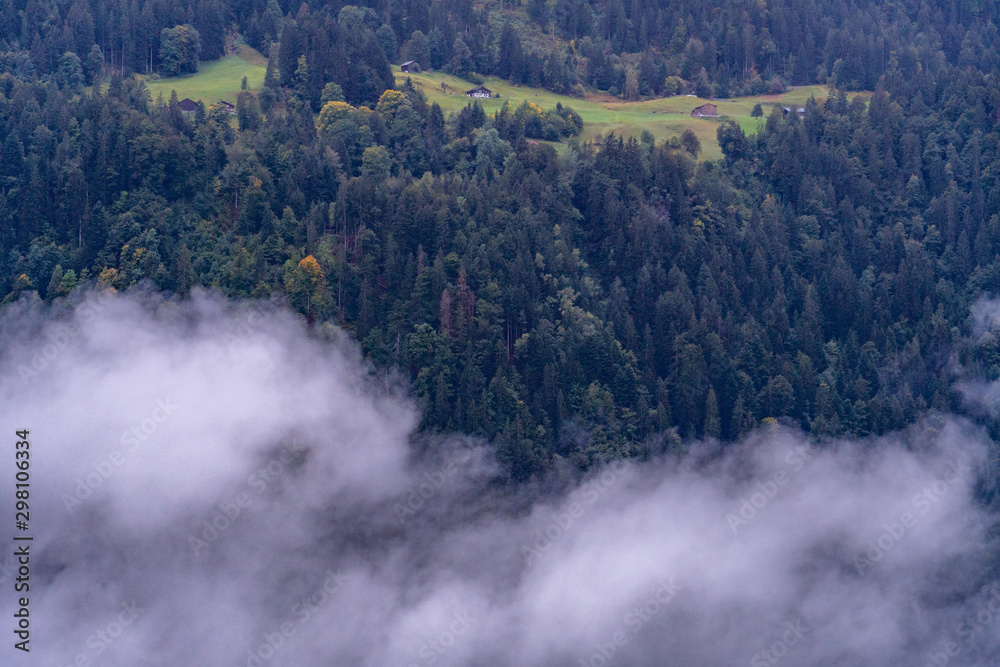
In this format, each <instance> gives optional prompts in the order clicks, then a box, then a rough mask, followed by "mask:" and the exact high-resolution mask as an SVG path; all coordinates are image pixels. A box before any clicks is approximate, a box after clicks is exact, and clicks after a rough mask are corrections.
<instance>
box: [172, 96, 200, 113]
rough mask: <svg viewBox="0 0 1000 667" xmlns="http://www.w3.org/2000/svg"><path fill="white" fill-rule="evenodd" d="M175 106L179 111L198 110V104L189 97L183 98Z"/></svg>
mask: <svg viewBox="0 0 1000 667" xmlns="http://www.w3.org/2000/svg"><path fill="white" fill-rule="evenodd" d="M177 105H178V106H179V107H180V108H181V111H196V110H197V109H198V103H197V102H195V101H194V100H192V99H191V98H190V97H185V98H184V99H183V100H181V101H180V102H178V103H177Z"/></svg>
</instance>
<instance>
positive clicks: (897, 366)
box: [0, 0, 1000, 480]
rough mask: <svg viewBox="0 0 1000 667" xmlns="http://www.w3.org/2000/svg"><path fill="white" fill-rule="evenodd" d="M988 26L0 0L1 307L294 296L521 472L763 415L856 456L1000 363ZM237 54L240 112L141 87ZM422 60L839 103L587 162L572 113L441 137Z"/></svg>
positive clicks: (975, 15) (518, 475)
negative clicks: (989, 324)
mask: <svg viewBox="0 0 1000 667" xmlns="http://www.w3.org/2000/svg"><path fill="white" fill-rule="evenodd" d="M998 11H1000V4H998V3H994V2H969V1H958V2H945V1H943V0H942V1H938V2H894V3H874V2H843V1H839V2H827V1H809V2H796V3H792V2H784V1H780V0H779V1H775V2H769V3H766V4H765V3H742V2H739V3H738V2H733V1H732V0H728V1H725V2H722V1H713V2H692V1H689V0H678V1H675V2H669V3H668V2H662V1H653V0H634V1H633V2H623V1H622V0H613V1H611V2H603V1H595V2H586V1H584V0H556V1H554V2H553V1H548V2H542V1H540V0H530V1H529V2H527V3H526V4H523V5H522V4H517V3H510V2H502V3H495V2H490V3H486V4H481V3H476V4H474V3H472V2H470V1H468V0H453V1H443V2H442V1H438V0H435V2H426V1H424V0H413V1H411V2H405V3H392V2H373V3H369V4H368V5H365V6H342V5H341V4H340V3H336V2H330V3H319V2H313V3H303V4H302V5H300V6H294V5H292V4H291V3H279V2H277V0H269V1H268V2H264V1H263V0H259V1H257V2H245V1H241V2H233V3H223V2H220V1H218V0H201V1H198V2H177V3H175V2H171V1H170V0H157V1H156V2H153V1H149V2H138V3H136V2H134V3H131V4H126V3H123V2H96V0H95V1H93V2H86V1H84V0H76V1H75V2H72V3H66V2H49V1H39V0H28V2H21V1H15V0H0V137H2V143H0V298H3V297H5V298H4V301H5V302H7V303H10V302H12V301H14V300H16V299H18V298H21V297H22V296H24V295H25V294H26V293H29V292H31V291H35V292H37V295H38V297H40V298H42V299H44V300H48V301H51V300H53V299H56V298H58V297H61V296H65V295H67V294H70V293H71V292H72V290H73V289H74V288H75V287H76V286H78V285H85V284H89V283H93V282H95V281H97V282H99V283H101V284H102V285H106V286H110V287H114V288H117V289H126V288H128V287H129V286H131V285H135V284H138V283H141V282H143V281H150V282H151V283H152V284H153V285H155V287H156V288H158V289H161V290H165V291H170V292H176V293H179V294H182V295H183V294H187V293H189V292H190V291H191V290H192V289H194V288H196V287H197V286H209V287H214V288H217V289H219V290H221V291H222V292H224V293H226V294H228V295H232V296H235V297H268V296H270V295H275V294H277V295H284V296H285V297H286V298H287V299H288V301H289V302H290V304H291V305H292V307H293V308H295V309H296V310H297V311H299V312H300V313H302V315H303V316H305V317H306V318H307V319H308V321H310V322H311V323H320V322H325V321H330V322H335V323H337V324H339V325H340V326H342V327H344V328H346V329H347V330H349V331H350V332H351V333H352V334H353V335H354V336H355V337H356V339H357V340H358V341H359V342H360V343H361V345H362V347H363V350H364V352H365V354H366V355H367V357H368V358H369V359H370V360H371V361H372V362H374V364H375V365H376V366H378V367H382V368H394V367H398V368H400V369H401V370H402V371H403V373H404V374H407V375H408V376H409V379H410V381H411V382H412V389H413V392H414V394H415V395H416V396H417V397H419V399H420V400H421V401H422V404H423V407H424V413H423V424H422V427H423V428H424V429H426V430H428V431H442V432H447V431H462V432H467V433H473V434H479V435H482V436H485V437H487V438H488V439H489V440H490V441H492V442H493V443H495V446H496V448H497V451H498V455H499V457H500V459H501V461H502V462H503V463H504V465H505V466H506V469H507V470H508V471H509V473H510V475H511V476H512V477H513V478H515V479H517V480H524V479H528V478H530V477H531V476H532V475H533V474H536V473H541V472H544V471H545V470H546V469H547V468H548V467H550V466H551V465H553V463H554V461H556V459H557V457H559V458H563V459H568V460H570V461H571V462H573V463H574V464H576V465H578V466H580V467H587V466H589V465H591V464H592V463H594V462H596V461H601V460H605V459H607V458H613V457H630V456H641V455H645V454H647V453H649V452H650V451H652V450H656V449H662V448H665V447H671V446H674V445H675V444H676V443H677V442H678V441H679V439H680V438H693V437H714V438H720V439H723V440H732V439H735V438H737V437H739V436H740V435H741V434H744V433H746V432H748V431H749V430H751V429H753V428H755V427H756V426H757V425H759V424H760V423H762V421H763V420H767V419H777V420H785V421H788V422H790V423H794V424H797V425H800V426H801V427H802V428H804V429H806V430H807V431H809V432H811V433H813V434H815V435H828V434H846V433H849V434H854V435H859V436H863V435H867V434H882V433H886V432H888V431H891V430H893V429H898V428H900V427H903V426H905V425H907V424H910V423H912V422H914V421H915V420H916V419H918V418H919V417H921V416H922V415H925V414H927V413H928V411H949V412H961V411H962V410H963V402H962V398H961V395H960V394H959V393H958V392H957V391H956V389H955V386H956V385H955V383H956V380H960V379H961V378H962V376H963V373H969V372H973V371H974V372H975V373H977V374H978V375H982V376H985V377H986V379H989V380H992V379H996V377H997V375H998V373H1000V347H998V345H997V343H996V341H995V340H994V339H992V338H986V339H975V338H973V337H972V336H971V325H970V321H969V308H970V306H971V305H972V303H973V302H974V300H975V299H976V298H978V297H979V296H980V295H981V294H983V293H987V294H989V293H995V292H996V291H997V289H998V286H1000V129H998V123H1000V79H998V75H1000V71H998V65H1000V61H998V57H997V51H996V48H995V46H996V41H997V28H996V25H995V24H994V20H995V19H996V18H997V17H996V15H997V13H998ZM237 33H238V34H239V35H240V39H245V40H246V42H247V43H249V44H251V45H252V46H254V47H256V48H258V49H260V50H261V51H262V52H263V53H265V54H267V55H268V57H269V65H268V75H267V78H266V80H265V84H264V87H263V89H261V90H260V91H256V92H249V91H247V92H244V93H243V94H242V95H241V96H240V99H239V103H238V105H237V106H238V109H237V111H238V113H237V120H236V121H231V116H230V115H229V114H228V112H227V111H226V110H225V109H222V108H219V107H215V106H208V107H206V106H205V105H201V106H200V107H199V109H198V111H197V112H195V113H193V114H184V113H182V112H181V109H180V107H179V105H178V102H177V99H176V97H174V98H172V99H170V100H169V101H163V102H162V103H159V102H157V101H155V100H152V99H150V96H149V95H148V93H147V91H146V88H145V85H144V83H143V82H142V80H140V79H137V78H136V77H134V76H133V75H134V74H136V73H138V74H162V75H166V74H173V73H180V72H183V71H190V70H191V69H194V68H196V66H197V61H198V60H199V59H200V60H209V59H214V58H218V57H220V56H222V55H224V53H226V52H227V49H229V48H230V45H231V43H232V41H233V40H234V39H235V35H237ZM403 58H409V59H417V60H419V61H421V62H424V63H426V64H427V66H428V67H431V68H435V69H444V70H447V71H450V72H454V73H458V74H461V75H463V76H469V77H473V78H474V76H475V75H477V74H478V75H497V76H501V77H504V78H509V79H510V80H512V81H515V82H524V83H528V84H531V85H539V86H544V87H546V88H549V89H551V90H554V91H558V92H565V93H570V94H577V95H581V94H583V91H584V90H589V91H595V90H596V91H603V92H605V93H608V94H611V95H618V96H623V97H625V98H628V99H637V98H638V97H640V96H654V95H669V94H676V93H680V92H685V91H687V90H691V91H695V90H697V91H698V92H699V94H702V93H705V94H714V95H717V96H722V97H725V96H731V95H738V94H758V93H761V92H767V91H768V90H772V89H784V88H785V87H787V86H790V85H797V84H805V83H816V82H822V83H830V84H831V85H833V87H834V89H835V92H834V93H833V94H831V96H830V97H829V98H828V99H825V100H822V101H818V102H817V101H815V100H813V101H811V102H810V103H809V104H808V105H807V106H806V110H805V114H804V117H802V118H799V117H797V116H796V114H789V115H788V117H787V118H785V117H783V116H782V114H781V113H780V111H779V110H775V111H774V113H772V114H771V115H770V116H767V117H765V118H763V119H762V120H761V124H760V130H759V132H758V133H757V134H753V135H747V134H745V133H744V131H743V130H741V129H740V127H739V126H737V125H736V124H734V123H726V124H723V125H721V126H720V128H719V133H718V135H719V143H720V145H721V146H722V149H723V153H724V155H725V158H724V160H722V161H719V162H699V161H698V160H697V157H696V155H692V152H696V151H689V150H686V149H685V148H683V147H678V146H674V145H671V144H660V145H657V144H655V143H654V142H653V141H652V140H648V139H647V140H644V141H637V140H633V139H628V140H625V139H622V138H620V137H616V136H609V137H607V138H606V139H605V140H604V141H602V142H600V143H598V144H581V143H580V142H578V141H575V140H572V138H573V137H574V136H575V135H576V134H577V133H579V131H580V126H581V121H580V118H579V116H578V115H577V114H576V113H575V112H574V111H573V110H572V109H571V108H569V107H568V106H562V105H560V106H559V107H556V108H552V109H540V108H538V107H536V106H533V105H530V104H523V105H520V106H517V107H514V106H509V107H506V108H504V109H502V110H501V111H499V112H497V113H495V114H487V113H486V112H484V111H483V109H482V108H481V107H480V106H478V105H476V104H474V103H470V104H469V106H467V107H466V108H465V109H464V110H463V111H461V112H460V113H457V114H453V115H451V116H450V117H445V115H444V113H443V112H442V110H441V109H440V107H438V106H437V105H436V104H432V105H428V104H427V102H426V100H425V99H424V97H423V95H422V93H421V92H420V91H419V90H417V89H415V88H414V87H412V86H406V85H402V86H400V90H394V89H393V85H394V81H393V76H392V72H391V70H390V65H389V63H390V62H394V63H398V62H399V61H400V60H401V59H403ZM94 84H97V85H94ZM85 86H88V87H87V88H85ZM849 89H854V90H856V89H868V90H874V94H873V95H872V96H871V98H870V100H869V101H868V102H867V103H866V100H865V99H864V98H863V97H857V98H854V99H853V100H852V101H850V102H849V101H848V98H847V95H846V93H845V92H844V91H845V90H849ZM567 139H570V142H569V144H568V145H567V146H565V147H563V148H562V149H561V150H559V151H557V150H556V148H555V147H554V145H553V144H552V143H548V142H546V141H539V140H567ZM993 428H994V429H995V428H996V426H995V424H994V425H993Z"/></svg>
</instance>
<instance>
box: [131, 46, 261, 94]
mask: <svg viewBox="0 0 1000 667" xmlns="http://www.w3.org/2000/svg"><path fill="white" fill-rule="evenodd" d="M266 70H267V58H264V57H263V56H262V55H261V54H260V53H258V52H257V51H254V50H253V49H251V48H250V47H248V46H241V47H240V53H239V55H228V56H224V57H222V58H219V59H218V60H210V61H207V62H202V63H199V65H198V73H197V74H191V75H188V76H172V77H168V78H163V79H160V78H153V77H146V79H145V80H146V87H147V88H148V89H149V92H150V95H152V97H153V99H154V100H155V99H156V98H157V97H158V96H160V95H162V96H163V99H164V101H166V100H169V99H170V91H172V90H176V91H177V99H179V100H183V99H184V98H185V97H190V98H191V99H192V100H194V101H195V102H197V101H198V100H201V101H203V102H204V103H205V106H206V107H208V106H211V105H213V104H215V103H216V102H218V101H219V100H225V101H226V102H229V103H230V104H236V96H237V95H239V94H240V84H241V83H242V82H243V77H246V78H247V83H248V84H249V86H250V89H251V90H258V89H259V88H260V87H261V86H262V85H263V84H264V72H265V71H266Z"/></svg>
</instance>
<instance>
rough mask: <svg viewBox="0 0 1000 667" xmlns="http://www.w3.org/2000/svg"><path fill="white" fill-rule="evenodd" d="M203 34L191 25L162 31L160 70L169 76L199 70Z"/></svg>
mask: <svg viewBox="0 0 1000 667" xmlns="http://www.w3.org/2000/svg"><path fill="white" fill-rule="evenodd" d="M200 53H201V36H200V35H199V34H198V31H197V30H195V29H194V28H193V27H191V26H189V25H179V26H175V27H173V28H164V29H163V30H162V31H161V32H160V51H159V56H160V70H161V71H162V72H163V73H164V74H166V75H167V76H176V75H178V74H188V73H192V72H197V71H198V56H199V54H200Z"/></svg>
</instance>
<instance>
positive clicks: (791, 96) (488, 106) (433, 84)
mask: <svg viewBox="0 0 1000 667" xmlns="http://www.w3.org/2000/svg"><path fill="white" fill-rule="evenodd" d="M266 66H267V59H266V58H264V56H262V55H261V54H260V53H258V52H257V51H254V50H253V49H251V48H250V47H248V46H241V47H240V53H239V55H228V56H225V57H223V58H220V59H219V60H213V61H209V62H203V63H201V64H200V66H199V71H198V73H197V74H193V75H188V76H178V77H169V78H162V79H161V78H157V77H146V86H147V88H149V92H150V94H151V95H152V98H153V99H154V100H155V99H156V98H157V97H158V96H160V95H162V96H163V99H164V100H167V99H169V98H170V92H171V91H174V90H176V91H177V97H178V99H184V98H185V97H190V98H191V99H193V100H196V101H197V100H202V101H203V102H204V103H205V105H206V106H209V105H212V104H214V103H216V102H218V101H219V100H225V101H227V102H230V103H232V104H235V103H236V96H237V95H239V92H240V84H241V82H242V81H243V77H244V76H245V77H247V82H248V84H249V85H250V89H251V90H258V89H259V88H260V87H261V86H262V85H263V83H264V72H265V71H266ZM393 73H394V75H395V78H396V84H397V86H399V85H402V83H403V82H404V81H405V80H406V78H407V77H409V78H410V80H411V81H412V82H413V84H414V85H415V86H417V87H418V88H420V89H421V90H422V91H423V92H424V94H425V95H426V96H427V101H428V102H437V103H438V104H439V105H441V108H442V110H444V112H445V115H446V116H447V115H448V114H450V113H454V112H457V111H459V110H460V109H462V107H464V106H465V105H466V104H468V103H469V102H470V99H469V98H468V97H466V96H465V91H466V90H468V89H470V88H472V87H474V84H473V83H470V82H469V81H464V80H462V79H459V78H458V77H454V76H451V75H450V74H445V73H444V72H422V73H420V74H404V73H402V72H400V70H399V68H398V67H395V66H394V67H393ZM442 84H443V85H442ZM484 85H485V86H486V87H487V88H489V89H490V90H492V91H493V92H494V94H497V93H499V95H500V97H499V98H497V97H494V98H491V99H487V100H480V102H481V103H482V105H483V108H484V109H485V110H486V112H487V113H492V112H494V111H496V110H497V109H499V108H500V107H501V106H503V104H504V103H505V102H508V101H509V102H510V103H511V104H513V105H515V106H516V105H518V104H520V103H521V102H522V101H524V100H527V101H529V102H533V103H535V104H537V105H538V106H540V107H542V108H543V109H548V108H551V107H554V106H555V105H556V103H558V102H562V103H563V104H564V105H568V106H571V107H572V108H573V109H575V110H576V111H577V112H578V113H579V114H580V116H581V117H582V118H583V122H584V126H583V134H582V136H581V139H582V140H583V141H593V140H595V139H599V138H601V137H603V136H606V135H607V134H609V133H611V132H614V133H615V134H619V135H622V136H626V137H636V138H638V137H639V136H640V135H641V134H642V132H643V130H649V132H650V133H651V134H652V135H653V137H655V138H656V140H657V142H664V141H667V140H669V139H670V138H671V137H675V136H680V134H681V133H682V132H684V130H686V129H690V130H691V131H692V132H694V133H695V136H697V137H698V139H699V140H700V141H701V146H702V152H701V158H702V159H706V160H715V159H718V158H720V157H722V152H721V151H720V150H719V144H718V142H717V141H716V138H715V132H716V130H717V129H718V127H719V124H720V123H722V122H723V121H725V120H730V119H731V120H735V121H736V122H738V123H739V124H740V126H741V127H742V128H743V130H744V131H745V132H747V133H748V134H753V133H755V132H756V131H757V129H758V127H759V126H760V124H761V123H762V122H763V121H762V120H758V119H756V118H753V117H751V116H750V112H751V111H752V110H753V107H754V105H755V104H757V103H760V104H761V105H762V106H763V107H764V115H765V116H767V115H768V114H770V112H771V109H772V108H773V107H776V106H802V105H804V104H805V103H806V100H808V99H809V98H810V97H816V99H817V100H822V99H824V98H826V96H827V95H828V94H829V88H828V87H827V86H819V85H817V86H802V87H799V88H794V89H792V90H790V91H788V92H786V93H784V94H782V95H761V96H758V97H741V98H733V99H728V100H705V99H701V98H698V97H694V96H686V95H678V96H676V97H664V98H658V99H653V100H646V101H641V102H625V101H622V100H620V99H617V98H614V97H611V96H610V95H601V94H597V95H588V96H587V98H586V99H578V98H575V97H570V96H567V95H558V94H556V93H553V92H550V91H547V90H544V89H541V88H531V87H528V86H514V85H511V84H510V83H509V82H507V81H505V80H503V79H497V78H493V77H491V78H488V79H486V82H485V84H484ZM855 94H860V95H866V93H855ZM852 96H853V94H852ZM708 101H711V102H712V103H713V104H715V105H717V106H718V108H719V114H720V115H719V117H718V118H692V117H691V115H690V114H691V110H692V109H694V108H695V107H697V106H700V105H702V104H704V103H706V102H708ZM557 148H560V150H561V146H557Z"/></svg>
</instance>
